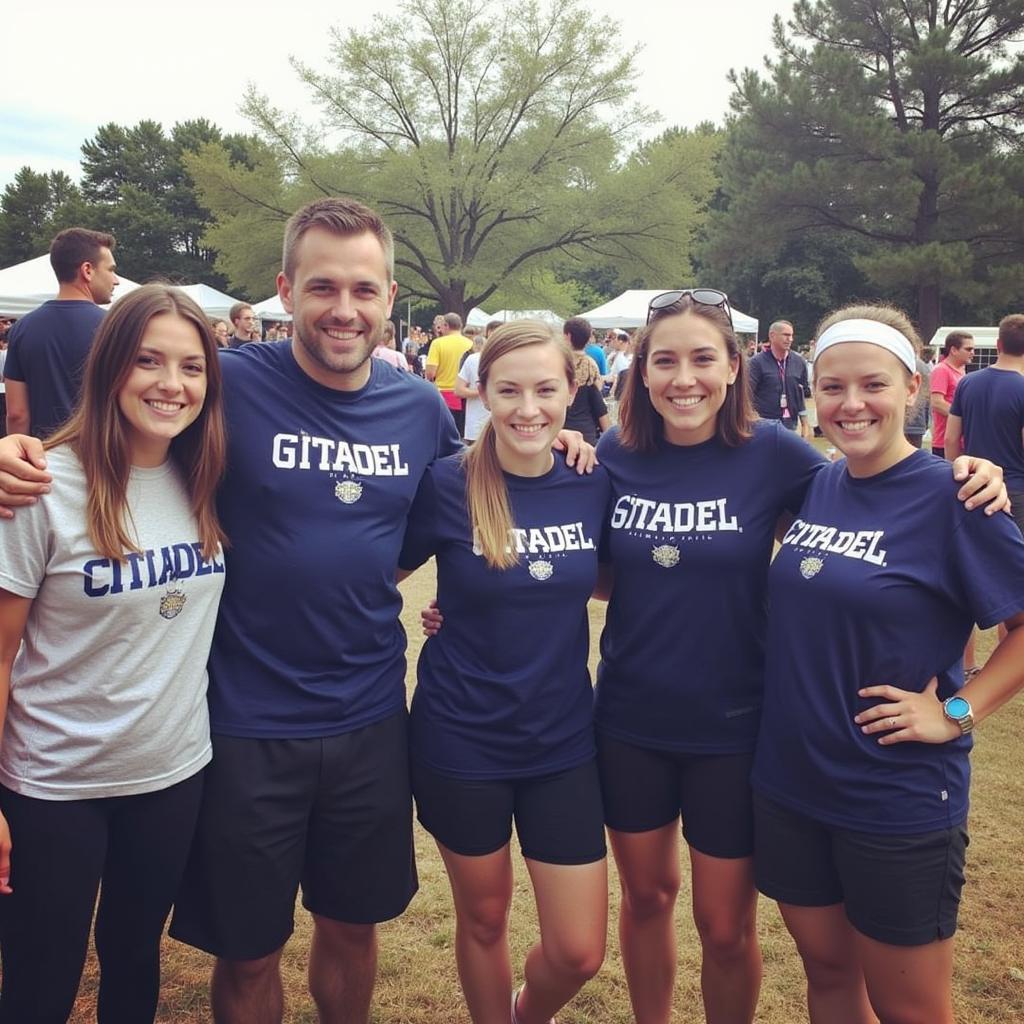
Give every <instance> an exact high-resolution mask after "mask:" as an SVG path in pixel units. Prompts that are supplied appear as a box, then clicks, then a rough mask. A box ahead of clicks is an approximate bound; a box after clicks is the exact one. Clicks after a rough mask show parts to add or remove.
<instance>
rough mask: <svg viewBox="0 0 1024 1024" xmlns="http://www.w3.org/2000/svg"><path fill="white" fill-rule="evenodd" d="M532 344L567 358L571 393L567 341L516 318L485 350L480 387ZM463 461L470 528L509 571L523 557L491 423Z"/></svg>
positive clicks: (489, 557)
mask: <svg viewBox="0 0 1024 1024" xmlns="http://www.w3.org/2000/svg"><path fill="white" fill-rule="evenodd" d="M528 345H551V346H552V347H553V348H555V349H556V350H557V351H558V353H559V355H561V356H563V357H564V359H565V379H566V382H567V383H568V385H569V388H570V389H571V388H572V386H573V383H574V381H575V368H574V366H573V359H572V350H571V349H570V348H569V346H568V345H567V344H566V343H565V341H564V339H562V338H559V337H557V336H556V335H555V333H554V331H552V330H551V328H550V327H548V325H547V324H545V323H542V322H541V321H539V320H515V321H513V322H512V323H507V324H502V325H501V327H498V328H496V329H495V330H494V331H492V332H491V334H490V335H489V336H488V338H487V341H486V342H484V347H483V349H482V350H481V352H480V367H479V369H478V371H477V376H478V377H479V379H480V386H481V387H482V388H486V387H487V379H488V377H489V375H490V372H491V367H493V366H494V364H495V362H497V360H499V359H500V358H501V357H502V356H504V355H508V353H509V352H514V351H515V350H516V349H519V348H525V347H526V346H528ZM462 463H463V466H464V467H465V470H466V507H467V508H468V509H469V525H470V527H471V528H472V530H473V537H474V540H475V542H476V546H477V547H478V548H479V549H480V551H481V552H482V553H483V556H484V558H485V559H486V561H487V564H488V565H489V566H490V567H491V568H492V569H509V568H511V567H512V566H513V565H515V564H516V563H517V562H518V561H519V555H518V554H517V553H516V551H515V550H514V549H513V548H512V545H511V544H510V543H509V533H510V531H511V530H512V528H513V527H514V526H515V524H514V523H513V521H512V509H511V508H510V506H509V502H508V488H507V487H506V486H505V476H504V474H503V473H502V469H501V463H500V462H499V461H498V449H497V444H496V442H495V436H494V427H493V426H492V424H491V422H490V420H488V421H487V423H485V424H484V427H483V429H482V430H481V431H480V436H479V437H478V438H477V439H476V441H475V442H474V444H473V446H472V447H471V448H468V449H467V450H466V452H465V453H464V454H463V456H462Z"/></svg>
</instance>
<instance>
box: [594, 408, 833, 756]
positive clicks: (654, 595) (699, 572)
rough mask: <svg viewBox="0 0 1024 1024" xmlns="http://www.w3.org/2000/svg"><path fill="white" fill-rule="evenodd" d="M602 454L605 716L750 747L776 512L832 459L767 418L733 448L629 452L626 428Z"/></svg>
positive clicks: (665, 740)
mask: <svg viewBox="0 0 1024 1024" xmlns="http://www.w3.org/2000/svg"><path fill="white" fill-rule="evenodd" d="M597 452H598V458H599V459H600V460H601V464H602V465H603V466H604V467H605V468H606V469H607V470H608V473H609V475H610V476H611V478H612V495H613V497H612V502H613V508H612V514H611V523H610V529H609V532H608V535H607V536H608V551H607V555H608V556H609V557H610V560H611V562H612V565H613V567H614V570H615V585H614V587H613V589H612V597H611V601H610V603H609V606H608V616H607V620H606V623H605V628H604V632H603V633H602V635H601V665H600V668H599V669H598V677H597V678H598V682H597V712H596V713H597V728H598V729H599V730H600V731H601V732H603V733H605V734H607V735H609V736H613V737H615V738H617V739H620V740H624V741H626V742H628V743H632V744H635V745H637V746H643V747H653V748H657V749H662V750H673V751H682V752H690V753H709V754H710V753H738V752H743V751H750V750H753V748H754V742H755V738H756V734H757V726H758V718H759V714H760V708H761V693H762V687H763V674H764V636H765V623H766V617H767V615H766V590H767V573H768V562H769V560H770V558H771V553H772V544H773V539H774V533H775V524H776V522H777V521H778V518H779V516H780V515H782V514H783V513H784V512H786V511H790V512H795V511H796V510H797V509H798V508H799V507H800V502H801V501H802V499H803V496H804V493H805V491H806V489H807V487H808V485H809V482H810V480H811V478H812V477H813V476H814V474H815V473H816V472H817V470H818V469H820V468H821V466H822V465H823V464H824V460H823V459H822V457H821V455H819V454H818V452H816V451H815V449H814V448H812V447H811V446H810V445H809V444H807V443H806V442H805V441H803V440H801V439H800V438H799V437H797V436H796V435H794V434H793V433H791V432H790V431H788V430H786V429H784V428H783V427H782V426H781V425H780V424H779V423H778V422H777V421H766V420H762V421H758V422H757V423H755V424H754V431H753V436H752V437H751V438H750V440H749V441H747V442H746V443H744V444H741V445H739V446H738V447H735V448H730V447H728V446H726V445H724V444H722V443H721V442H720V441H718V440H717V439H712V440H710V441H706V442H704V443H703V444H698V445H693V446H681V445H672V444H669V443H668V442H666V441H662V442H661V443H660V444H659V445H658V448H657V450H656V451H654V452H651V453H638V452H631V451H628V450H626V449H625V448H623V447H622V445H621V444H620V441H619V431H618V428H617V427H616V428H613V429H612V430H611V431H610V432H609V433H608V434H607V435H605V436H604V437H602V438H601V441H600V443H599V444H598V447H597ZM602 557H604V555H603V556H602Z"/></svg>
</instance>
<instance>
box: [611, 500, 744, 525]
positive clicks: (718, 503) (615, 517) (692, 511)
mask: <svg viewBox="0 0 1024 1024" xmlns="http://www.w3.org/2000/svg"><path fill="white" fill-rule="evenodd" d="M726 502H727V499H725V498H715V499H712V500H711V501H696V502H690V501H677V502H668V501H651V500H650V499H649V498H638V497H637V496H636V495H633V494H624V495H623V496H622V497H621V498H619V500H618V501H617V502H615V511H614V512H613V513H612V522H611V526H612V529H613V530H642V531H644V532H646V533H718V532H724V531H738V530H739V528H740V527H739V523H738V522H737V521H736V517H735V516H730V515H729V514H728V512H727V510H726Z"/></svg>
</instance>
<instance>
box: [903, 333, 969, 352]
mask: <svg viewBox="0 0 1024 1024" xmlns="http://www.w3.org/2000/svg"><path fill="white" fill-rule="evenodd" d="M965 341H974V335H973V334H971V332H970V331H950V332H949V334H947V335H946V340H945V341H944V342H943V343H942V354H943V355H944V356H948V355H949V353H950V352H952V350H953V349H955V348H963V347H964V342H965ZM917 348H918V346H916V345H915V346H914V351H915V352H916V351H917Z"/></svg>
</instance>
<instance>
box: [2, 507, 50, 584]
mask: <svg viewBox="0 0 1024 1024" xmlns="http://www.w3.org/2000/svg"><path fill="white" fill-rule="evenodd" d="M50 534H51V530H50V524H49V515H48V512H47V508H46V502H45V499H44V500H43V501H40V502H37V503H36V504H35V505H27V506H26V507H25V508H19V509H18V510H17V513H16V514H15V516H14V518H13V519H11V520H9V521H7V522H2V523H0V589H3V590H7V591H9V592H10V593H12V594H17V595H18V597H28V598H34V597H35V596H36V595H37V594H38V593H39V588H40V586H42V583H43V579H44V577H45V576H46V568H47V565H48V563H49V560H50V555H51V551H50V547H51V544H50Z"/></svg>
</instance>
